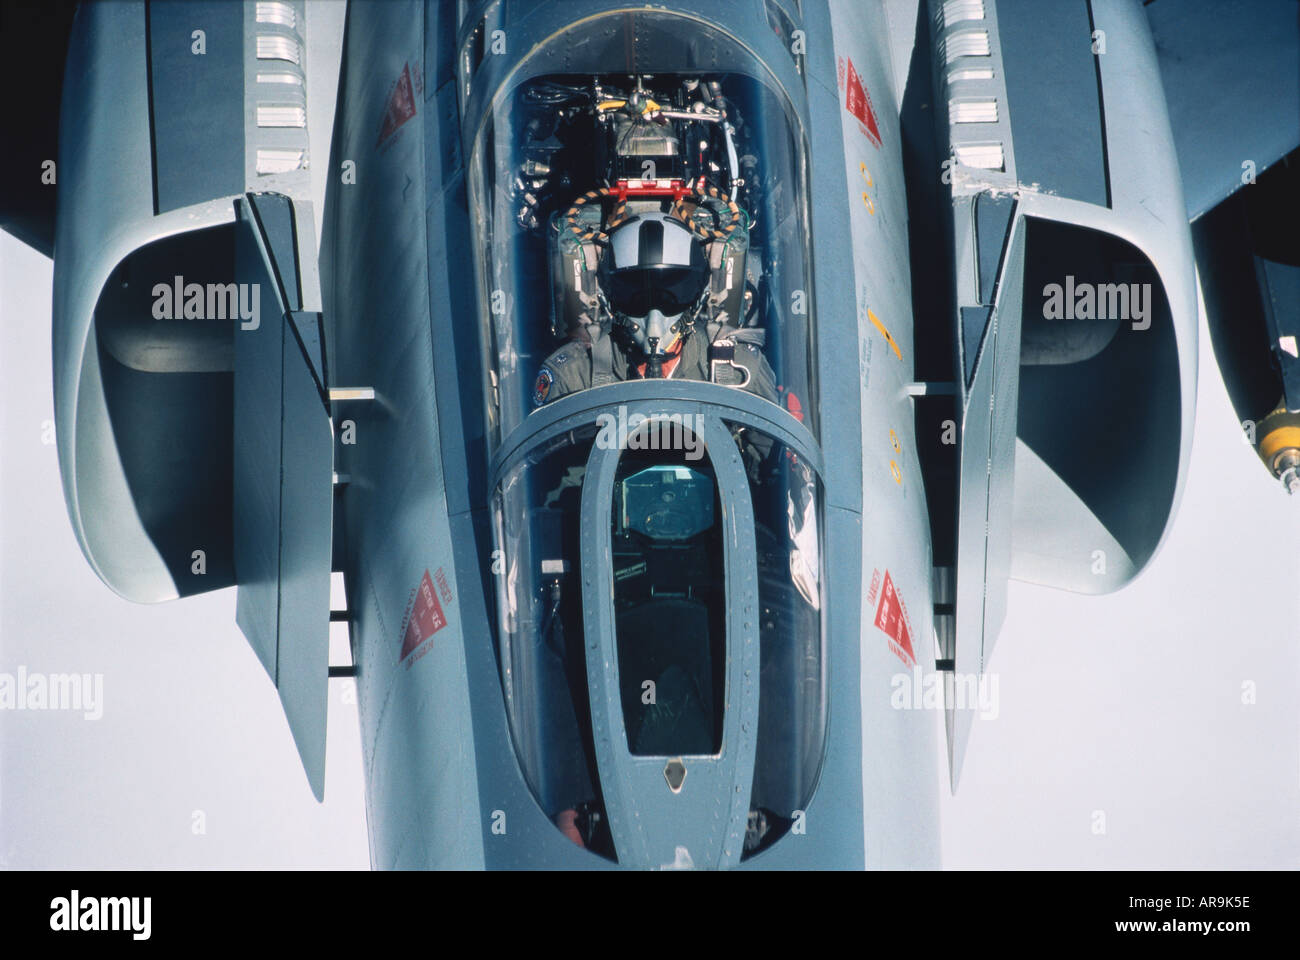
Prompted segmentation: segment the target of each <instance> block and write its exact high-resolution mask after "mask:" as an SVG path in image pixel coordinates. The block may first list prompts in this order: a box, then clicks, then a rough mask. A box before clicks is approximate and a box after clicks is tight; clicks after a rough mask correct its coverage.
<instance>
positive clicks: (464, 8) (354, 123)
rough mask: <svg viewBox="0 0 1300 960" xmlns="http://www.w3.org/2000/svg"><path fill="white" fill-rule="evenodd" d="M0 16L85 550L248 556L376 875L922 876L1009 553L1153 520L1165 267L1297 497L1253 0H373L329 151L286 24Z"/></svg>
mask: <svg viewBox="0 0 1300 960" xmlns="http://www.w3.org/2000/svg"><path fill="white" fill-rule="evenodd" d="M6 16H7V17H12V18H19V17H21V16H24V14H18V13H11V12H10V11H8V10H6ZM29 16H30V17H31V22H30V23H26V22H24V23H22V24H16V23H15V22H14V21H11V25H10V28H9V29H6V30H5V31H3V34H4V37H5V45H6V57H5V60H6V61H7V62H9V63H11V64H12V63H15V62H21V60H22V58H21V57H19V55H18V50H19V49H23V50H25V51H26V52H27V55H28V57H29V58H31V59H33V60H34V61H40V62H41V63H43V64H45V67H46V69H54V68H55V67H56V66H57V68H58V69H57V77H58V78H60V79H61V82H55V83H46V84H37V85H35V86H36V87H37V92H36V94H35V95H34V96H33V97H32V98H31V99H30V100H29V101H26V105H27V108H28V109H31V110H32V111H33V113H34V114H36V113H40V114H41V116H49V117H52V118H57V131H55V130H54V129H52V127H53V120H51V121H50V125H51V129H49V130H45V131H42V130H41V129H40V127H39V125H34V126H33V127H32V128H31V129H32V130H33V133H34V136H32V137H31V138H29V139H28V140H27V141H25V142H24V143H23V144H20V145H18V146H17V147H16V149H15V150H14V151H12V152H10V153H9V154H7V155H6V158H5V160H6V166H7V168H9V169H11V170H12V173H10V174H8V175H6V177H5V178H4V194H3V196H0V213H2V214H3V222H2V223H0V225H2V226H4V228H5V229H7V230H9V231H10V232H12V233H14V234H15V235H16V236H18V237H20V238H21V239H23V240H25V241H26V242H28V243H30V244H32V245H33V246H36V247H37V248H38V249H42V250H43V251H45V252H46V253H48V254H50V255H51V256H52V257H53V259H54V312H53V318H52V331H53V343H54V365H55V369H54V381H55V420H56V429H57V443H58V451H59V462H60V469H61V473H62V478H63V490H64V496H65V499H66V502H67V506H68V513H69V517H70V519H71V522H72V526H73V529H74V531H75V533H76V536H77V539H78V542H79V543H80V546H81V548H82V550H83V552H84V554H85V557H86V560H87V562H88V563H89V564H90V565H91V567H92V568H93V569H94V570H95V572H96V573H97V574H98V576H99V577H100V578H101V579H102V580H103V582H104V583H105V584H106V585H107V586H108V587H109V588H110V589H111V590H113V591H114V592H116V593H117V594H119V595H121V596H123V597H126V598H128V599H131V600H134V601H139V602H142V603H154V602H160V601H167V600H173V599H179V598H184V597H187V596H193V595H195V594H198V593H202V592H207V591H211V590H218V589H223V588H227V587H234V588H235V589H236V591H237V623H238V625H239V627H240V629H241V630H242V631H243V633H244V635H245V636H246V637H247V639H248V641H249V643H250V644H251V646H252V648H253V650H254V651H255V652H256V654H257V656H258V657H259V659H260V660H261V662H262V664H263V665H264V666H265V668H266V670H267V673H268V674H269V676H270V678H271V680H272V682H273V684H274V687H275V689H276V690H277V691H278V694H279V697H280V699H281V701H282V703H283V706H284V711H285V715H286V717H287V719H288V725H289V728H290V730H291V731H292V735H293V738H294V740H295V742H296V744H297V747H298V751H299V753H300V756H301V758H302V763H303V767H304V770H305V772H306V779H307V782H308V784H309V785H310V789H311V790H312V791H313V793H314V794H315V796H316V797H317V798H320V797H322V796H323V791H324V788H325V768H324V757H325V751H324V747H325V730H326V711H327V704H328V687H329V682H330V678H331V677H338V676H353V677H355V678H356V682H357V689H358V705H359V713H360V721H361V727H362V747H363V754H364V755H363V762H364V769H365V776H366V802H367V811H368V823H369V830H370V848H371V858H372V864H373V866H375V867H376V868H406V867H451V866H454V867H485V868H512V867H514V868H517V867H550V868H585V867H590V868H604V867H614V866H619V867H632V868H661V867H664V868H687V867H697V868H718V867H740V868H748V867H754V868H758V867H772V868H809V867H836V868H860V867H864V866H865V867H900V866H908V867H914V866H921V867H925V866H934V865H937V863H938V862H939V839H938V816H937V806H938V798H939V795H940V791H941V790H944V789H955V788H956V786H957V783H958V781H959V776H960V771H961V767H962V761H963V757H964V755H965V750H966V744H967V742H968V740H969V736H970V732H971V718H972V716H973V715H974V712H975V709H976V707H977V703H976V702H975V699H974V697H973V694H972V691H973V690H974V689H975V688H976V687H977V686H978V683H979V677H980V676H981V674H983V672H984V671H985V668H986V666H987V664H988V662H989V658H990V655H991V652H992V649H993V646H994V643H995V641H996V639H997V636H998V633H999V630H1000V628H1001V625H1002V622H1003V619H1004V616H1005V610H1006V596H1007V581H1008V579H1010V578H1016V579H1020V580H1026V581H1030V582H1034V583H1039V584H1046V585H1049V586H1054V587H1059V588H1062V589H1066V590H1071V591H1076V592H1081V593H1107V592H1111V591H1115V590H1118V589H1120V588H1121V587H1123V586H1124V585H1125V584H1126V583H1128V582H1129V581H1130V580H1132V579H1133V578H1134V577H1135V576H1136V575H1137V574H1138V573H1139V572H1140V571H1141V570H1142V569H1143V568H1144V567H1145V566H1146V565H1147V564H1148V563H1149V562H1150V561H1151V559H1152V557H1153V556H1154V555H1155V554H1156V552H1157V551H1158V549H1159V548H1160V546H1161V544H1162V542H1163V541H1164V539H1165V537H1166V534H1167V532H1168V530H1169V528H1170V525H1171V523H1172V519H1173V516H1174V513H1175V510H1176V508H1177V504H1178V500H1179V495H1180V491H1181V489H1182V486H1183V483H1184V479H1185V474H1186V466H1187V463H1188V458H1189V452H1190V447H1191V442H1192V433H1191V426H1192V423H1193V413H1194V410H1193V406H1194V397H1195V378H1196V357H1197V350H1196V332H1197V328H1196V318H1197V268H1198V266H1199V268H1200V275H1201V278H1202V281H1203V286H1204V299H1205V302H1206V307H1207V312H1208V314H1209V316H1210V318H1211V328H1212V330H1214V332H1215V349H1216V351H1217V355H1218V358H1219V360H1220V363H1221V365H1222V368H1223V370H1224V374H1225V379H1227V381H1228V382H1229V385H1230V390H1231V392H1232V395H1233V401H1234V404H1235V405H1236V407H1237V412H1238V415H1239V417H1240V419H1241V420H1242V424H1243V430H1244V432H1245V435H1246V438H1247V439H1248V440H1249V442H1250V443H1251V444H1253V445H1254V446H1255V448H1256V450H1257V452H1258V455H1259V456H1260V458H1261V460H1262V461H1263V464H1264V467H1265V469H1268V470H1269V471H1271V472H1272V473H1273V474H1274V475H1275V476H1276V477H1278V479H1279V481H1280V483H1279V486H1281V487H1283V488H1284V489H1286V490H1290V491H1292V492H1294V491H1295V490H1296V489H1297V488H1300V473H1298V471H1300V420H1297V416H1300V350H1297V346H1296V344H1297V337H1298V336H1300V244H1297V243H1296V241H1295V230H1294V224H1295V222H1296V215H1297V214H1300V204H1297V196H1298V193H1297V191H1298V189H1300V187H1298V184H1300V180H1298V179H1297V172H1296V171H1297V162H1298V159H1300V155H1298V154H1297V152H1296V150H1297V146H1300V54H1298V53H1297V50H1298V49H1300V44H1298V43H1297V36H1298V35H1300V28H1298V27H1297V7H1296V4H1295V3H1293V2H1289V0H1259V2H1255V3H1250V4H1235V5H1234V4H1223V3H1218V4H1211V3H1204V2H1185V3H1180V4H1174V3H1173V2H1171V0H1157V2H1152V3H1147V4H1140V3H1138V2H1137V0H1051V2H1046V3H1044V2H1032V3H1031V2H1028V0H946V2H945V0H929V2H923V3H916V2H909V0H887V2H878V3H877V2H870V3H868V2H862V3H858V2H852V3H850V2H848V0H843V2H837V0H829V2H828V0H712V2H710V3H708V4H700V3H693V2H688V0H664V2H656V3H654V4H631V3H620V2H616V0H615V2H611V0H566V2H559V0H538V2H533V3H516V2H505V0H472V2H471V0H458V2H436V0H429V2H427V3H425V2H416V0H393V2H383V3H373V4H369V3H361V2H354V3H352V4H351V5H350V6H349V9H348V14H347V21H346V30H345V35H344V46H343V56H342V63H341V65H340V68H339V76H338V98H337V103H336V105H335V110H334V128H333V136H332V146H331V150H330V155H329V156H328V157H322V156H312V155H311V152H310V149H309V141H308V136H307V133H308V131H307V110H306V106H307V104H306V90H307V84H306V80H307V77H308V76H309V73H310V71H311V70H312V69H313V68H315V66H316V64H315V62H314V58H313V54H312V49H311V46H310V45H309V44H308V43H307V40H306V38H307V37H308V35H309V34H308V30H307V24H308V23H309V20H310V18H311V16H312V9H311V4H310V3H304V2H302V0H257V2H248V3H243V4H234V3H217V2H184V3H182V2H167V0H147V2H146V0H135V2H130V0H123V2H112V3H87V4H83V5H81V6H80V7H78V8H76V11H75V16H73V15H72V8H71V7H70V6H59V5H56V6H55V7H53V8H47V9H46V10H45V12H43V13H40V14H30V15H29ZM33 51H35V52H36V53H37V54H44V56H43V57H42V56H39V55H38V56H35V57H33ZM59 65H61V66H59ZM42 91H43V92H42ZM51 91H53V93H57V94H58V102H57V103H54V102H44V103H42V101H41V97H42V96H45V97H46V98H47V100H48V98H50V97H52V96H53V94H52V93H51ZM42 109H43V110H44V113H41V110H42ZM55 133H57V163H56V164H52V163H47V162H43V161H41V160H40V158H41V157H45V156H50V155H52V154H50V153H49V149H50V144H51V143H52V142H53V139H54V135H55ZM42 177H46V178H49V179H47V180H46V182H47V183H54V182H55V179H54V178H57V196H58V204H57V210H55V209H54V208H53V205H52V204H51V203H49V202H48V200H47V198H48V197H50V196H51V195H52V194H51V192H49V191H47V192H45V193H41V192H40V191H37V190H35V188H34V185H35V184H36V183H38V182H40V179H41V178H42ZM313 177H317V178H324V180H325V182H326V200H325V204H324V209H323V211H318V210H317V209H315V208H314V206H313V203H312V202H311V199H310V196H311V187H312V182H313V181H312V178H313ZM318 216H320V217H321V219H322V226H323V232H322V237H323V239H322V241H321V243H320V248H319V250H318V249H317V243H316V223H317V217H318ZM1283 499H1284V498H1283ZM334 572H341V573H342V576H343V580H344V583H345V586H346V597H347V603H346V608H345V609H337V610H331V608H330V579H331V574H332V573H334ZM331 621H341V622H345V623H346V625H347V629H348V633H349V637H350V647H351V660H350V661H348V662H344V663H333V664H332V663H330V661H329V647H328V631H329V624H330V622H331ZM900 674H902V675H906V676H908V677H909V678H911V679H912V680H914V682H915V686H916V688H917V689H918V690H920V689H925V690H926V691H928V692H933V693H934V694H935V695H936V696H938V697H940V698H942V708H943V710H944V713H945V720H946V722H945V724H944V726H943V734H942V738H943V740H944V741H945V742H943V743H940V742H939V741H940V733H939V730H938V729H937V727H936V725H934V724H932V723H931V721H930V718H929V716H928V715H927V714H926V713H925V712H924V711H913V710H900V709H896V706H897V704H896V703H894V702H893V700H894V694H896V692H897V685H896V684H895V683H894V682H893V681H894V679H895V678H897V677H898V676H899V675H900ZM940 751H944V752H946V755H947V760H948V771H949V777H948V780H949V782H948V783H946V784H945V783H942V782H941V777H940V776H939V773H938V764H936V763H934V762H932V761H933V759H934V758H935V757H937V756H938V755H939V753H940Z"/></svg>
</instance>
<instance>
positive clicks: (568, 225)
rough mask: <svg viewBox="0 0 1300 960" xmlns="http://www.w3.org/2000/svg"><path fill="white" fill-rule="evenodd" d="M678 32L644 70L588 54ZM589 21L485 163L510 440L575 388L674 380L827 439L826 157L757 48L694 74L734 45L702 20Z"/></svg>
mask: <svg viewBox="0 0 1300 960" xmlns="http://www.w3.org/2000/svg"><path fill="white" fill-rule="evenodd" d="M674 29H675V30H676V34H673V36H674V40H673V44H672V46H671V47H670V46H664V48H663V51H664V52H663V53H662V55H660V54H659V52H658V49H657V48H656V47H654V46H653V45H650V44H643V45H642V46H640V47H638V52H637V56H636V57H635V58H634V59H635V61H636V63H637V68H638V71H639V72H636V73H624V74H611V73H607V72H601V69H602V68H603V67H604V66H605V65H607V64H608V62H609V61H608V60H605V61H604V63H603V64H602V63H596V62H594V61H593V62H592V63H591V64H587V63H585V61H584V57H583V51H584V50H585V49H587V48H586V47H584V45H583V42H582V41H583V40H584V38H586V37H587V35H588V34H590V35H591V36H592V37H595V36H596V35H597V34H598V33H599V38H600V40H599V43H597V42H596V41H595V40H592V41H591V43H590V46H591V47H592V48H595V47H596V46H600V47H604V46H607V45H608V42H609V38H608V37H607V36H606V34H609V33H610V31H611V30H613V31H615V32H616V33H620V34H621V33H623V32H625V31H626V32H627V33H628V36H629V37H632V36H635V37H638V38H640V37H643V36H646V35H648V34H647V33H646V31H651V30H658V31H659V32H660V33H661V34H663V35H669V34H670V33H671V32H672V31H673V30H674ZM571 32H572V34H573V36H569V35H568V34H565V35H562V36H561V38H560V39H559V40H558V41H557V42H562V43H568V44H571V46H572V49H573V55H572V57H571V58H570V59H571V60H572V62H573V70H574V72H572V73H566V74H556V73H549V74H545V75H541V76H533V77H529V78H526V79H523V80H521V81H519V82H517V83H515V84H514V85H513V86H512V87H510V88H509V89H508V90H507V91H506V92H505V93H503V94H501V95H500V96H498V98H497V100H496V103H495V105H494V107H493V108H492V109H491V111H490V113H489V114H488V115H487V118H486V120H485V122H484V124H483V125H482V127H481V128H480V130H479V132H478V134H477V136H476V139H475V143H474V151H473V157H472V160H471V163H470V165H469V170H470V201H471V213H472V219H473V226H474V230H475V241H476V242H475V244H474V249H475V255H476V258H477V267H478V271H477V273H478V285H479V303H480V319H479V323H480V325H481V329H482V331H483V334H484V352H485V354H486V359H487V363H488V369H489V370H490V372H491V376H490V379H489V381H488V382H487V383H485V385H484V388H485V402H486V404H487V408H488V417H489V423H490V425H491V435H492V437H493V439H494V443H499V442H500V440H501V439H502V438H503V437H504V436H505V434H507V433H509V432H510V431H511V430H512V429H514V428H515V427H516V426H518V425H519V424H520V423H522V422H523V421H524V420H525V419H526V418H527V417H528V415H529V414H530V413H531V412H532V411H534V410H537V409H539V408H541V407H543V406H545V405H547V404H549V403H553V402H555V401H557V400H559V399H561V398H562V397H564V396H568V395H571V394H574V393H578V392H580V391H583V390H587V389H590V388H592V387H602V386H608V385H611V384H616V383H618V382H622V381H626V380H633V379H646V378H656V377H665V378H677V379H694V380H707V381H711V382H713V383H716V384H720V385H722V386H726V387H732V388H736V389H740V390H745V391H748V392H750V393H754V394H756V395H758V396H761V397H763V398H764V399H766V400H768V401H770V402H772V403H774V404H778V405H779V406H781V407H783V408H785V409H786V410H789V411H792V412H793V413H794V415H796V416H797V417H798V418H799V419H801V420H804V421H805V425H806V426H808V427H809V429H811V430H812V431H813V432H814V434H815V433H816V423H815V416H816V403H815V402H813V400H814V398H815V395H816V394H815V391H816V383H815V373H814V370H815V356H814V340H813V334H812V331H813V329H814V326H813V314H814V308H813V302H812V278H811V275H810V256H809V249H810V247H809V240H810V232H809V213H808V190H807V159H806V150H805V145H804V140H803V134H802V130H801V128H800V126H799V124H798V122H797V120H796V119H795V118H794V116H793V113H792V111H791V109H790V107H789V103H788V101H787V99H786V97H785V96H784V94H782V93H780V92H779V91H778V90H777V89H775V87H774V85H773V81H771V78H770V75H769V74H768V73H767V71H766V70H765V69H764V68H763V67H762V65H761V64H760V63H759V62H758V61H756V60H754V59H753V58H752V57H749V61H748V62H746V61H745V59H744V57H745V56H748V55H746V54H742V55H740V56H738V57H737V58H735V61H734V62H732V61H728V67H729V70H728V71H727V72H717V71H711V70H702V69H693V70H689V71H688V70H683V68H682V60H683V57H684V56H685V59H687V60H690V59H691V57H690V56H689V55H684V54H683V53H682V49H685V48H690V47H693V46H694V45H706V46H707V43H708V42H715V43H721V42H723V41H722V40H720V39H716V38H712V37H711V36H710V35H711V34H717V38H721V37H722V34H720V33H718V32H717V31H716V30H714V29H713V28H710V27H708V26H706V25H704V24H701V23H699V22H697V21H693V20H689V21H688V20H683V19H681V18H679V17H675V16H672V15H668V14H657V13H640V12H638V13H634V14H620V15H619V16H618V17H615V18H606V17H597V18H593V20H591V21H587V22H585V23H584V24H582V25H575V27H574V28H572V31H571ZM678 37H679V38H680V39H678ZM726 42H727V43H731V41H730V40H729V39H728V40H726ZM735 49H736V50H737V51H740V50H741V49H742V48H739V47H738V46H736V47H735ZM656 57H660V59H661V60H662V61H663V63H662V66H660V64H659V62H658V61H657V60H656ZM527 62H528V61H525V64H527ZM697 62H701V63H703V62H715V61H713V60H712V59H711V58H710V57H708V56H707V55H706V54H701V55H700V57H699V59H698V61H697ZM657 66H660V68H659V69H656V67H657ZM584 67H590V68H591V70H590V72H585V71H584V72H579V71H581V70H583V68H584ZM523 72H525V73H526V71H523ZM805 418H806V419H805Z"/></svg>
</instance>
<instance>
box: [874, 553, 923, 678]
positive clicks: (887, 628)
mask: <svg viewBox="0 0 1300 960" xmlns="http://www.w3.org/2000/svg"><path fill="white" fill-rule="evenodd" d="M876 626H877V627H879V628H880V629H881V630H883V631H884V633H885V636H887V637H888V638H889V649H890V650H892V651H894V655H895V656H897V657H898V659H900V660H902V661H903V663H905V664H906V665H907V666H909V667H914V666H916V654H915V653H913V652H912V633H911V631H910V630H908V629H907V614H906V613H905V612H904V610H903V601H902V600H901V599H900V598H899V596H898V592H897V591H896V590H895V589H894V580H893V578H892V577H890V575H889V571H888V570H886V571H885V583H884V585H883V586H882V587H881V590H880V605H879V606H877V607H876Z"/></svg>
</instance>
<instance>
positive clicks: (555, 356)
mask: <svg viewBox="0 0 1300 960" xmlns="http://www.w3.org/2000/svg"><path fill="white" fill-rule="evenodd" d="M587 351H588V348H587V345H586V344H584V343H582V342H580V341H577V340H570V341H568V342H567V343H564V344H562V345H561V346H560V347H559V348H558V349H556V350H555V351H554V352H552V353H551V355H550V356H549V357H547V358H546V359H545V360H543V361H542V365H541V367H540V368H538V371H537V381H536V382H535V383H534V384H533V405H534V406H538V407H540V406H542V405H543V404H545V403H546V402H547V401H548V400H555V399H557V398H559V397H562V396H564V395H565V394H566V393H572V392H573V391H575V390H581V389H583V388H584V387H585V386H586V383H585V380H586V376H587V366H588V364H587V363H586V362H584V361H586V360H587Z"/></svg>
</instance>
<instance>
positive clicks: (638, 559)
mask: <svg viewBox="0 0 1300 960" xmlns="http://www.w3.org/2000/svg"><path fill="white" fill-rule="evenodd" d="M665 461H667V462H665ZM613 507H614V508H613V511H612V515H613V533H612V546H613V558H614V617H615V629H616V631H617V633H618V672H619V692H620V696H621V700H622V704H623V727H624V731H625V732H626V734H627V744H628V750H629V751H631V752H632V753H633V754H636V755H639V756H665V757H673V756H683V755H689V754H714V753H717V752H718V751H719V750H720V749H721V748H722V705H723V700H724V683H723V678H724V674H725V659H726V616H725V611H726V591H725V589H724V583H725V580H724V576H723V556H722V549H723V548H722V521H721V513H722V510H721V507H720V506H719V504H718V492H717V484H716V482H715V481H714V477H713V469H712V467H711V466H710V465H709V463H708V461H707V460H705V461H703V462H701V461H693V462H688V461H686V460H684V459H680V458H678V457H676V456H673V455H672V454H671V453H669V454H660V453H658V452H636V453H633V452H628V453H626V454H624V455H623V458H622V459H621V460H620V461H619V468H618V476H617V479H616V480H615V481H614V505H613Z"/></svg>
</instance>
